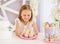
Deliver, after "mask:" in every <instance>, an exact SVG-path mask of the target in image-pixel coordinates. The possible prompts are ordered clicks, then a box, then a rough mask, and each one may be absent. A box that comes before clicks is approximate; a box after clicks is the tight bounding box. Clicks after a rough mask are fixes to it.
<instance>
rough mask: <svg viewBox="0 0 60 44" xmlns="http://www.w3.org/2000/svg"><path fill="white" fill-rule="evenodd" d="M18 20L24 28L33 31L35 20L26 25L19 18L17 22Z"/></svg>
mask: <svg viewBox="0 0 60 44" xmlns="http://www.w3.org/2000/svg"><path fill="white" fill-rule="evenodd" d="M16 21H18V23H19V26H20V27H21V28H22V29H24V30H31V31H33V27H32V24H33V21H31V22H28V23H27V24H26V25H24V24H23V23H22V22H21V21H20V20H19V19H18V18H17V19H16V20H15V22H16Z"/></svg>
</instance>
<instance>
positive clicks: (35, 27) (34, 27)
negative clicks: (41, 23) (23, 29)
mask: <svg viewBox="0 0 60 44" xmlns="http://www.w3.org/2000/svg"><path fill="white" fill-rule="evenodd" d="M32 26H33V30H34V32H35V33H36V34H38V29H37V26H36V23H33V25H32Z"/></svg>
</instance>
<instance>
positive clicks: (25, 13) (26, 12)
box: [15, 5, 38, 39]
mask: <svg viewBox="0 0 60 44" xmlns="http://www.w3.org/2000/svg"><path fill="white" fill-rule="evenodd" d="M15 26H16V31H15V32H16V35H17V36H19V37H20V38H22V39H36V38H37V35H38V29H37V26H36V23H35V22H34V21H33V12H32V9H31V7H30V5H23V6H22V7H21V9H20V11H19V16H18V18H17V19H16V21H15Z"/></svg>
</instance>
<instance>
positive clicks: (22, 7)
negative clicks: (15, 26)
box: [18, 4, 33, 21]
mask: <svg viewBox="0 0 60 44" xmlns="http://www.w3.org/2000/svg"><path fill="white" fill-rule="evenodd" d="M24 10H30V11H31V18H30V20H29V21H32V18H33V12H32V9H31V7H30V5H26V4H25V5H23V6H21V8H20V11H19V16H18V18H19V20H20V21H22V20H23V19H22V17H21V13H22V11H24Z"/></svg>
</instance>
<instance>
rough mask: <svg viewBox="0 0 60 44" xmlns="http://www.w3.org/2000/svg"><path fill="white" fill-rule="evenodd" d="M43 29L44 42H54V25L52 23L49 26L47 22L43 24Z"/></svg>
mask: <svg viewBox="0 0 60 44" xmlns="http://www.w3.org/2000/svg"><path fill="white" fill-rule="evenodd" d="M44 27H45V40H46V41H48V42H53V41H56V35H55V24H54V23H51V24H49V23H48V22H45V23H44Z"/></svg>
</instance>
